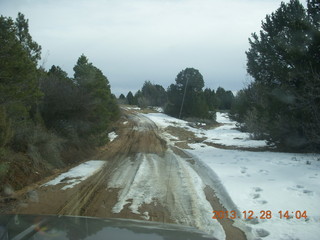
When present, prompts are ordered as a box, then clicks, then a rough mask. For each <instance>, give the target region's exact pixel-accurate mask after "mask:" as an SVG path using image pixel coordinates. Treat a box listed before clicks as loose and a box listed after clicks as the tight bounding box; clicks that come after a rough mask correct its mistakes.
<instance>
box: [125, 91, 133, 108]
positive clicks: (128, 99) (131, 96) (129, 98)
mask: <svg viewBox="0 0 320 240" xmlns="http://www.w3.org/2000/svg"><path fill="white" fill-rule="evenodd" d="M126 98H127V101H128V104H129V105H133V104H134V97H133V94H132V92H131V91H129V92H128V94H127V97H126Z"/></svg>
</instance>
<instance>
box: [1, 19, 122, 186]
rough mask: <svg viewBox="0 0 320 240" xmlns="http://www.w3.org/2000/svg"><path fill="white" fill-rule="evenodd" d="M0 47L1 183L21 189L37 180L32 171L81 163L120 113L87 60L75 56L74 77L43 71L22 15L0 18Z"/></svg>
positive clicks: (100, 75) (103, 78) (103, 139)
mask: <svg viewBox="0 0 320 240" xmlns="http://www.w3.org/2000/svg"><path fill="white" fill-rule="evenodd" d="M0 46H1V47H0V182H1V183H6V182H7V181H11V182H12V180H13V176H14V179H15V180H16V182H15V183H16V186H13V187H14V188H19V187H20V186H21V185H22V184H27V182H28V181H30V182H32V181H33V180H35V179H32V178H33V177H34V176H35V175H34V174H30V173H31V172H33V173H34V172H38V173H39V175H41V173H45V172H49V171H50V170H52V169H54V168H57V167H63V166H65V165H66V164H67V163H69V162H70V161H77V160H78V161H79V160H81V159H83V158H84V157H85V156H87V155H88V152H90V151H89V150H90V149H94V148H95V147H96V146H99V145H102V144H105V143H106V142H107V141H108V128H109V127H110V124H111V123H112V122H113V121H115V120H117V118H118V117H119V115H120V111H119V108H118V105H117V103H116V98H115V96H114V95H112V94H111V91H110V85H109V81H108V79H107V77H106V76H104V75H103V73H102V72H101V70H99V69H98V68H97V67H95V66H94V65H93V64H92V63H90V62H89V60H88V59H87V57H86V56H84V55H81V56H80V57H79V59H78V61H77V63H76V64H75V66H74V68H73V70H74V77H73V78H69V77H68V75H67V73H66V72H65V71H63V70H62V69H61V68H60V67H59V66H52V67H51V68H50V70H49V71H46V70H45V69H44V68H42V67H41V66H39V60H40V57H41V46H40V45H38V44H37V43H36V42H35V41H34V40H33V39H32V36H31V35H30V33H29V26H28V20H27V19H26V18H25V17H24V15H23V14H21V13H19V14H18V17H17V18H16V19H15V20H13V19H12V18H10V17H4V16H1V17H0ZM86 150H88V152H86ZM77 152H78V154H77ZM69 156H70V157H69ZM77 158H78V159H77ZM17 175H19V176H21V178H22V179H19V177H17ZM39 177H40V176H39ZM20 180H21V181H20ZM19 181H20V182H19ZM3 186H4V185H3V184H1V188H2V187H3ZM0 190H1V189H0Z"/></svg>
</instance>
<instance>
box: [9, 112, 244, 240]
mask: <svg viewBox="0 0 320 240" xmlns="http://www.w3.org/2000/svg"><path fill="white" fill-rule="evenodd" d="M125 118H126V119H125V121H123V123H122V126H121V128H119V131H118V132H117V137H115V139H114V140H113V141H112V142H111V143H109V144H108V145H107V146H106V147H105V148H104V149H103V150H102V151H101V153H100V154H99V156H97V158H96V159H99V160H100V161H91V162H90V164H91V165H90V167H89V165H87V166H85V165H84V166H83V168H84V169H87V170H88V169H91V170H90V173H88V174H87V176H86V177H84V176H78V175H77V173H75V175H72V174H71V172H72V171H73V172H78V171H79V170H78V168H81V167H80V166H78V168H77V169H76V168H74V169H71V170H69V174H68V172H67V173H65V175H60V176H58V177H57V178H53V179H52V180H51V182H47V183H45V184H41V185H40V184H39V185H38V186H37V187H33V188H31V187H29V188H28V189H26V190H25V191H24V192H23V193H22V192H21V193H20V195H17V196H16V198H17V201H16V203H15V204H13V205H12V206H11V209H10V210H8V212H10V213H20V214H28V213H30V214H31V213H32V214H54V215H56V214H59V215H60V214H62V215H83V216H94V217H118V218H134V219H141V220H150V221H158V222H168V223H178V224H184V225H189V226H194V227H196V228H198V229H200V230H203V231H205V232H207V233H209V234H211V235H212V236H213V237H215V238H217V239H240V240H242V239H246V237H245V235H244V233H243V232H242V231H241V230H240V229H239V228H236V227H234V226H233V225H232V224H233V221H232V220H230V219H222V220H219V221H218V220H216V219H212V216H213V214H212V211H213V210H216V211H219V210H220V211H221V210H225V208H224V207H223V206H222V205H221V204H220V202H219V200H218V198H217V197H216V195H218V196H223V197H224V198H225V199H224V202H228V203H229V204H230V206H228V207H229V208H233V209H235V210H237V208H236V206H235V205H234V204H233V202H232V200H231V198H229V196H228V195H227V193H226V192H225V191H224V188H223V186H222V185H219V182H217V181H216V179H215V178H214V176H215V175H214V173H213V172H212V171H211V170H210V169H206V168H205V166H203V165H202V164H201V162H200V161H198V160H197V159H196V158H195V157H194V156H191V155H190V154H188V153H186V152H184V151H183V150H181V149H178V148H176V147H174V146H173V145H171V144H170V143H168V142H167V141H168V140H165V138H164V137H163V136H162V134H163V133H161V132H160V131H159V130H158V128H157V126H156V125H155V123H154V122H153V121H151V120H150V119H149V118H147V117H146V116H144V115H141V114H137V113H130V114H129V113H127V114H125ZM88 164H89V162H88ZM70 181H71V182H72V184H71V185H70ZM226 199H227V201H225V200H226ZM238 225H239V224H238ZM240 228H241V224H240Z"/></svg>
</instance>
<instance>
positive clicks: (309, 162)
mask: <svg viewBox="0 0 320 240" xmlns="http://www.w3.org/2000/svg"><path fill="white" fill-rule="evenodd" d="M145 116H147V117H148V118H150V119H151V120H152V121H154V122H155V123H156V124H157V125H158V127H160V128H165V127H167V126H170V125H171V126H175V127H182V128H185V129H187V130H189V131H192V132H194V133H195V134H196V136H201V137H207V140H206V141H207V142H213V143H219V144H222V145H226V146H237V147H250V148H252V147H263V146H265V145H266V143H265V142H264V141H254V140H250V139H249V134H247V133H242V132H239V131H237V130H236V129H234V128H235V124H236V123H235V122H233V121H230V120H229V119H228V117H227V116H226V115H225V114H223V113H217V121H218V122H220V123H223V124H224V125H222V126H221V127H218V128H215V129H212V130H202V129H195V128H192V127H190V126H188V125H187V122H185V121H182V120H179V119H175V118H172V117H169V116H167V115H165V114H163V113H151V114H145ZM167 137H168V139H169V138H170V136H168V135H167ZM170 139H171V141H172V138H170ZM189 146H190V147H191V148H193V150H187V151H188V152H190V153H191V154H192V155H195V156H197V158H198V159H199V160H201V161H202V162H204V163H205V164H206V165H207V166H208V167H210V168H211V169H212V170H213V171H214V172H215V173H216V175H217V176H218V177H219V179H220V181H221V183H222V184H223V186H224V187H225V189H226V190H227V192H228V194H229V196H230V197H231V198H232V200H233V202H234V203H235V204H236V206H237V207H238V209H239V210H240V211H241V212H243V211H246V213H247V218H248V214H249V211H252V212H253V218H254V219H253V220H246V221H245V222H246V225H247V226H248V231H250V232H252V233H253V234H254V235H255V236H256V239H259V238H260V239H266V240H298V239H299V240H317V239H319V236H320V206H319V205H320V161H319V160H318V159H319V158H320V155H316V154H296V153H275V152H250V151H239V150H225V149H218V148H214V147H209V146H206V145H205V144H203V143H196V144H189ZM226 205H227V204H226ZM228 210H229V211H231V210H232V209H228ZM261 211H270V213H271V216H270V217H269V218H270V219H260V216H261V215H262V214H263V212H261ZM279 211H282V214H284V213H285V212H286V211H288V213H289V215H290V218H288V219H287V218H286V217H284V216H282V218H280V213H279ZM297 211H301V213H303V212H304V211H306V215H307V218H304V217H302V218H300V219H298V218H299V217H300V214H299V213H300V212H297ZM243 217H244V215H242V218H243Z"/></svg>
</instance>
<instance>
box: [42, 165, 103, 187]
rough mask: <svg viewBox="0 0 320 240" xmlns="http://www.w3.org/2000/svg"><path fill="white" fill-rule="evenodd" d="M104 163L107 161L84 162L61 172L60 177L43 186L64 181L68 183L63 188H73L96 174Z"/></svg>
mask: <svg viewBox="0 0 320 240" xmlns="http://www.w3.org/2000/svg"><path fill="white" fill-rule="evenodd" d="M104 164H106V162H105V161H101V160H90V161H87V162H84V163H82V164H80V165H78V166H76V167H74V168H71V169H70V170H69V171H68V172H65V173H62V174H60V175H59V176H58V177H56V178H55V179H53V180H51V181H49V182H47V183H45V184H44V185H43V186H49V185H57V184H60V183H64V184H67V185H65V186H64V187H63V188H62V190H66V189H68V188H72V187H74V186H75V185H77V184H79V183H80V182H81V181H84V180H86V179H87V178H88V177H90V176H91V175H93V174H95V173H96V172H97V171H99V170H100V169H101V168H102V166H103V165H104Z"/></svg>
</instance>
